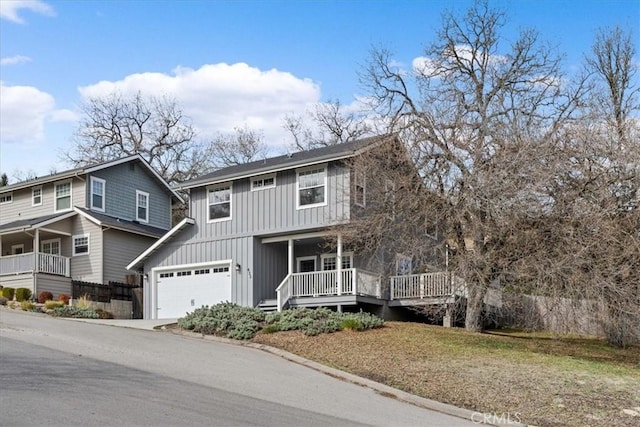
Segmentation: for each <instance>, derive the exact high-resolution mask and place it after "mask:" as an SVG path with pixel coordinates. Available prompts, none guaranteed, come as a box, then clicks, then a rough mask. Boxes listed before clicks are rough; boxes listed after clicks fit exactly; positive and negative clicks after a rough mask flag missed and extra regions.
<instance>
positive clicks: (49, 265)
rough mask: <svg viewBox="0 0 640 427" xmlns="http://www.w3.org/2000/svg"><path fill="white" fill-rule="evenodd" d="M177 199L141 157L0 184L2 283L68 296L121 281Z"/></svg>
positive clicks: (164, 226)
mask: <svg viewBox="0 0 640 427" xmlns="http://www.w3.org/2000/svg"><path fill="white" fill-rule="evenodd" d="M174 201H182V199H181V198H180V196H179V195H178V194H177V193H176V192H175V191H173V190H172V189H171V188H170V187H169V185H168V184H167V183H166V181H164V179H163V178H162V177H161V176H160V175H158V173H156V172H155V171H154V170H153V168H151V166H150V165H149V164H148V163H147V162H146V161H145V160H144V159H143V158H142V157H141V156H139V155H134V156H130V157H126V158H122V159H119V160H114V161H110V162H106V163H101V164H98V165H93V166H87V167H82V168H76V169H71V170H68V171H65V172H61V173H56V174H52V175H48V176H45V177H40V178H36V179H32V180H29V181H24V182H19V183H16V184H12V185H8V186H5V187H0V284H1V285H4V286H11V287H14V288H18V287H25V288H29V289H31V290H32V291H33V293H34V295H37V293H38V292H41V291H50V292H52V293H53V294H54V296H55V295H57V294H60V293H66V294H71V280H79V281H86V282H94V283H101V284H106V283H107V282H109V281H118V282H122V281H124V280H125V279H126V276H127V275H128V274H131V272H129V271H127V269H126V268H125V267H126V265H127V263H128V262H129V261H131V259H132V258H133V257H135V256H136V255H137V254H139V253H140V252H141V251H143V250H144V249H145V248H147V247H149V245H151V244H152V243H153V242H155V241H156V240H157V239H158V238H159V237H161V236H162V235H163V234H165V233H166V232H167V230H169V229H170V228H171V207H172V203H173V202H174Z"/></svg>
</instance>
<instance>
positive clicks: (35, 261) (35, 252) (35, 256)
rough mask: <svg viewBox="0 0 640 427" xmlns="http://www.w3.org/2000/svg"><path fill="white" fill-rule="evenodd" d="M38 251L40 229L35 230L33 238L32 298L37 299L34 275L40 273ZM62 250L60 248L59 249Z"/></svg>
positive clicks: (36, 280)
mask: <svg viewBox="0 0 640 427" xmlns="http://www.w3.org/2000/svg"><path fill="white" fill-rule="evenodd" d="M39 249H40V229H38V228H36V232H35V235H34V236H33V297H34V298H38V289H37V287H38V276H37V274H36V273H38V272H39V271H40V269H39V265H38V264H40V259H39V258H40V257H39V256H38V250H39ZM60 250H62V248H61V249H60Z"/></svg>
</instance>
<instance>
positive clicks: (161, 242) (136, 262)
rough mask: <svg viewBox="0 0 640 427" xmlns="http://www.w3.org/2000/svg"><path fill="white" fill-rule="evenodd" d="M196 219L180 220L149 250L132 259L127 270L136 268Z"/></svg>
mask: <svg viewBox="0 0 640 427" xmlns="http://www.w3.org/2000/svg"><path fill="white" fill-rule="evenodd" d="M193 224H195V221H194V220H193V218H189V217H187V218H184V219H183V220H182V221H180V222H179V223H178V224H177V225H176V226H175V227H173V228H172V229H171V230H169V231H168V232H167V234H165V235H164V236H162V237H161V238H160V239H158V240H156V241H155V242H154V243H153V245H151V246H149V247H148V248H147V250H145V251H144V252H142V253H141V254H140V255H138V257H137V258H136V259H134V260H133V261H131V262H130V263H129V265H127V267H126V268H127V270H134V269H135V268H136V267H137V266H138V265H140V263H141V262H142V261H144V260H145V259H146V258H147V257H148V256H149V255H151V254H152V253H153V252H155V251H156V250H157V249H158V248H159V247H160V246H162V245H164V244H165V243H166V242H167V241H168V240H170V239H171V238H172V237H173V236H174V235H175V234H177V233H178V232H179V231H180V230H182V229H183V228H184V227H185V226H187V225H193Z"/></svg>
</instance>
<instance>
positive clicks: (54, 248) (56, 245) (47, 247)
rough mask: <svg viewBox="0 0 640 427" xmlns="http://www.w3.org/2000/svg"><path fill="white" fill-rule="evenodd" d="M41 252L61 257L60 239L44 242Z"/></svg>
mask: <svg viewBox="0 0 640 427" xmlns="http://www.w3.org/2000/svg"><path fill="white" fill-rule="evenodd" d="M40 252H42V253H44V254H49V255H60V239H51V240H43V241H42V244H41V245H40Z"/></svg>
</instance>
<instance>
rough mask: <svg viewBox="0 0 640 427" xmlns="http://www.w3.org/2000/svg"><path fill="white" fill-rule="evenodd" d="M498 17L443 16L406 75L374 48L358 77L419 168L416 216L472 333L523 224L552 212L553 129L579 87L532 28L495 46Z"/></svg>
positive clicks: (477, 13) (478, 9)
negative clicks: (452, 267) (450, 257)
mask: <svg viewBox="0 0 640 427" xmlns="http://www.w3.org/2000/svg"><path fill="white" fill-rule="evenodd" d="M505 22H506V17H505V14H504V13H503V12H502V11H499V10H496V9H493V8H491V7H489V5H488V4H487V2H477V3H476V4H474V5H473V6H472V7H471V8H470V9H469V10H468V11H467V13H466V14H464V15H462V16H456V15H455V14H453V13H452V12H447V13H445V14H444V15H443V21H442V28H441V29H440V31H439V32H438V33H437V40H436V41H435V42H434V43H432V44H431V45H430V46H429V47H428V48H427V49H426V52H425V56H424V58H422V61H421V64H420V65H419V66H417V67H416V69H415V70H414V73H407V72H405V71H404V70H401V69H397V68H395V67H394V66H393V65H392V64H393V61H391V54H390V53H389V52H388V51H386V50H384V49H377V50H374V52H373V54H372V59H371V62H370V64H369V66H368V67H367V69H366V70H365V71H364V72H363V74H362V81H363V83H364V84H365V85H366V86H368V88H369V89H370V94H371V99H372V100H373V108H374V109H375V110H376V111H377V112H378V113H379V114H380V115H381V116H385V117H388V118H389V121H390V123H391V125H390V130H391V131H392V132H399V133H400V135H401V138H402V139H403V140H404V141H406V142H407V144H408V149H409V151H410V153H411V155H412V156H413V160H414V161H415V164H416V165H417V167H418V170H419V174H420V176H421V178H422V185H423V188H424V191H425V193H426V194H427V195H428V196H427V197H422V198H418V199H416V200H418V201H421V203H419V205H414V206H413V207H411V208H412V209H414V210H413V212H414V213H416V212H419V213H418V216H419V217H420V218H439V219H440V223H439V225H440V227H441V229H442V231H443V233H444V234H445V241H446V242H448V243H449V244H451V245H452V246H453V247H454V248H455V250H456V257H455V258H454V261H455V264H456V269H457V273H458V274H459V275H461V276H462V278H463V279H464V280H465V282H466V284H467V292H468V296H467V304H466V318H465V325H466V328H467V329H468V330H470V331H480V330H482V328H483V313H482V311H483V301H484V299H485V296H486V293H487V290H488V289H489V287H490V286H492V284H493V283H495V282H496V281H498V280H499V281H501V282H502V283H506V281H507V280H508V279H509V277H511V276H512V275H513V274H512V273H513V269H514V268H515V267H516V266H517V260H518V256H515V255H514V254H517V253H518V251H524V250H526V247H525V248H522V247H519V246H517V243H521V242H523V241H525V236H524V234H523V230H522V229H521V228H519V226H520V224H522V221H523V219H526V220H527V221H528V222H531V223H533V222H535V221H536V219H539V218H541V217H542V216H543V214H544V213H545V212H546V210H548V208H549V206H548V204H549V203H550V199H549V197H548V196H547V193H548V191H547V190H548V186H549V184H550V183H552V182H553V178H554V176H555V175H554V174H555V169H556V167H559V166H560V162H559V161H558V160H557V159H556V156H557V154H558V146H557V141H558V139H557V138H558V131H559V129H561V127H562V125H563V124H564V123H565V121H566V120H567V118H569V117H570V115H571V113H572V112H573V111H574V108H575V105H576V103H575V101H576V100H577V98H578V95H579V94H580V91H581V90H582V89H583V87H582V85H580V84H578V85H576V86H574V87H573V89H572V86H570V85H566V84H564V80H563V75H562V73H561V70H560V57H559V56H558V55H556V54H554V51H553V49H551V48H550V47H549V46H547V45H546V44H544V43H542V42H541V41H540V40H539V37H538V34H537V33H536V32H535V31H533V30H524V31H522V32H521V33H520V34H519V35H518V37H517V39H516V40H514V41H513V42H512V43H511V44H510V45H508V46H504V45H503V41H504V36H503V34H501V32H500V30H501V29H502V27H503V26H504V25H505ZM412 77H413V78H412ZM406 217H407V218H409V217H410V211H408V212H407V213H406ZM420 222H422V219H421V220H420ZM420 222H418V223H417V224H420ZM397 238H399V239H400V238H404V236H397Z"/></svg>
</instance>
